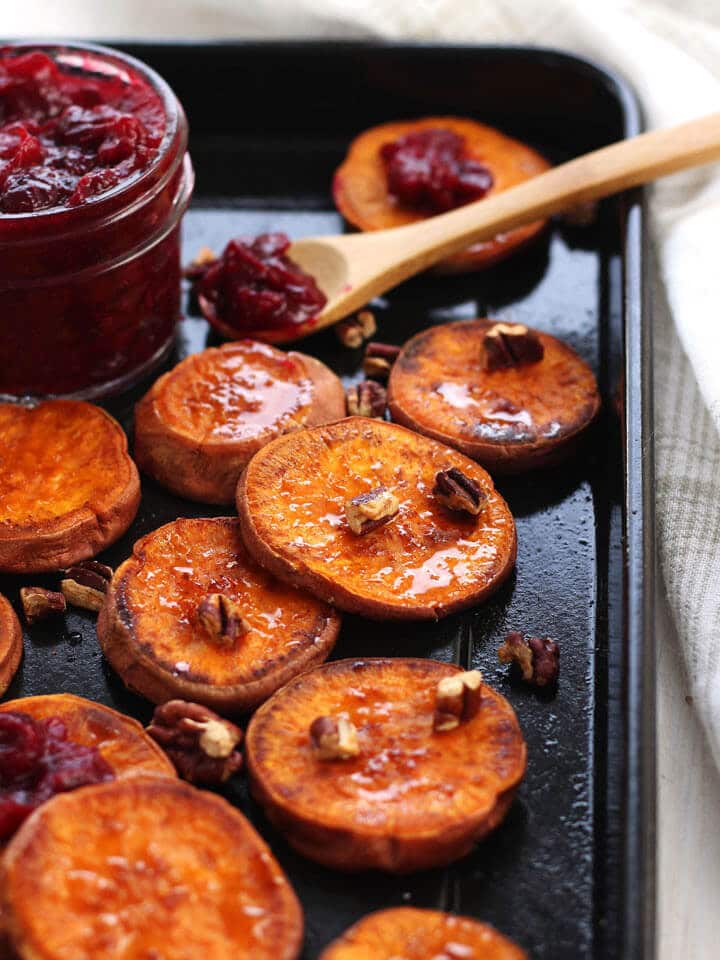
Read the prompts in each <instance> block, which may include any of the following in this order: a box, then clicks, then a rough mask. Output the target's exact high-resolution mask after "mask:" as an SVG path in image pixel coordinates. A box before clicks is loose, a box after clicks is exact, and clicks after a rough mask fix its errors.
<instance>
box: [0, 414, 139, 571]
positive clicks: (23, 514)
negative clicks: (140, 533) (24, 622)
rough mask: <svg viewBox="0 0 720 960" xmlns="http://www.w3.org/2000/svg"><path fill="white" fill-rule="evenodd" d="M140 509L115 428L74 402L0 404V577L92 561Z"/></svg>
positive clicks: (135, 480)
mask: <svg viewBox="0 0 720 960" xmlns="http://www.w3.org/2000/svg"><path fill="white" fill-rule="evenodd" d="M139 504H140V479H139V477H138V472H137V468H136V466H135V464H134V463H133V461H132V460H131V459H130V456H129V454H128V448H127V438H126V437H125V433H124V432H123V430H122V428H121V426H120V424H119V423H117V421H116V420H114V419H113V418H112V417H111V416H110V414H108V413H106V412H105V411H104V410H102V409H100V407H96V406H93V405H92V404H90V403H84V402H81V401H79V400H49V401H47V402H46V403H41V404H40V405H39V406H37V407H23V406H19V405H17V404H12V403H0V572H3V573H38V572H41V571H48V570H57V569H58V568H60V567H67V566H70V565H72V564H73V563H77V562H78V561H80V560H85V559H87V558H88V557H92V556H94V555H95V554H96V553H98V552H99V551H100V550H103V549H104V548H105V547H107V546H109V544H111V543H113V542H114V541H115V540H117V539H118V537H120V536H121V535H122V534H123V533H125V531H126V530H127V528H128V527H129V526H130V524H131V523H132V521H133V519H134V517H135V514H136V513H137V509H138V506H139Z"/></svg>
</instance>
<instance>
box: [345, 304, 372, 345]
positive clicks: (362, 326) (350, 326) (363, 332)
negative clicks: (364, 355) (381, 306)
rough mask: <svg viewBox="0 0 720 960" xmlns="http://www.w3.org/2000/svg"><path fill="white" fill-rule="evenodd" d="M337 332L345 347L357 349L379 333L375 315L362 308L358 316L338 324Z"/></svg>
mask: <svg viewBox="0 0 720 960" xmlns="http://www.w3.org/2000/svg"><path fill="white" fill-rule="evenodd" d="M335 333H336V334H337V338H338V340H339V341H340V343H341V344H342V345H343V346H344V347H349V348H350V349H351V350H356V349H357V348H358V347H361V346H362V345H363V343H365V341H366V340H369V339H370V337H374V336H375V334H376V333H377V324H376V323H375V316H374V314H372V313H370V311H369V310H361V311H360V313H358V315H357V316H355V317H350V318H349V319H348V320H343V321H342V322H341V323H338V324H336V326H335Z"/></svg>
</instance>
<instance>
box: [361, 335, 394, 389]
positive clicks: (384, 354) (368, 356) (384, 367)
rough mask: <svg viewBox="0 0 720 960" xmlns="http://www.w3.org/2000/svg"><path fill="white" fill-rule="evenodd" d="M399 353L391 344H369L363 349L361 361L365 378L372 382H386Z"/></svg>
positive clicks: (374, 342) (375, 342)
mask: <svg viewBox="0 0 720 960" xmlns="http://www.w3.org/2000/svg"><path fill="white" fill-rule="evenodd" d="M399 353H400V347H396V346H394V345H393V344H391V343H378V342H377V341H373V342H372V343H369V344H368V345H367V347H366V348H365V359H364V360H363V371H364V372H365V376H366V377H370V378H371V379H373V380H387V378H388V377H389V376H390V371H391V369H392V365H393V364H394V363H395V361H396V360H397V358H398V354H399Z"/></svg>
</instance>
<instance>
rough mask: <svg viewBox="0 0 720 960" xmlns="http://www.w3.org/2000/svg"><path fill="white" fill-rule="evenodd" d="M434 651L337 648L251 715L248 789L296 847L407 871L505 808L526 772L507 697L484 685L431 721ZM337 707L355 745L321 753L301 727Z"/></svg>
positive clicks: (436, 676) (439, 859) (444, 857)
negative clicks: (403, 654)
mask: <svg viewBox="0 0 720 960" xmlns="http://www.w3.org/2000/svg"><path fill="white" fill-rule="evenodd" d="M460 672H461V671H459V670H458V668H457V667H454V666H452V665H450V664H446V663H439V662H437V661H434V660H412V659H394V660H384V659H368V660H339V661H335V662H333V663H328V664H324V665H323V666H321V667H318V668H316V669H315V670H312V671H311V672H309V673H306V674H303V675H302V676H301V677H297V678H296V679H295V680H292V681H291V682H290V683H288V684H287V685H286V686H285V687H283V688H282V690H279V691H278V692H277V693H276V694H275V695H274V696H273V697H272V698H271V699H270V700H268V702H267V703H265V704H264V705H263V706H262V707H261V708H260V709H259V710H258V711H257V713H256V714H255V715H254V716H253V718H252V720H251V721H250V726H249V727H248V731H247V738H246V742H245V745H246V757H247V763H248V772H249V774H250V782H251V787H252V790H253V794H254V796H255V797H256V799H257V800H258V802H259V803H260V804H261V805H262V806H263V807H264V808H265V812H266V813H267V815H268V817H269V818H270V820H272V822H273V823H274V824H275V825H276V826H277V827H278V828H279V829H280V830H281V831H282V832H283V833H284V834H285V835H286V837H287V839H288V841H289V843H290V844H292V846H293V847H295V848H296V849H297V850H299V851H300V853H302V854H304V855H305V856H307V857H310V858H311V859H313V860H317V861H319V862H320V863H323V864H325V865H326V866H329V867H334V868H337V869H341V870H342V869H345V870H363V869H369V868H375V867H377V868H379V869H382V870H387V871H391V872H393V873H407V872H410V871H413V870H421V869H425V868H426V867H433V866H438V865H440V864H445V863H449V862H451V861H453V860H457V859H458V858H459V857H463V856H465V854H467V853H469V852H470V850H471V849H472V848H473V846H474V844H475V843H476V842H477V841H478V840H480V839H481V838H482V837H484V836H485V835H486V834H487V833H489V832H490V831H491V830H493V829H494V828H495V827H496V826H497V825H498V824H499V823H500V822H501V821H502V819H503V817H504V816H505V814H506V812H507V810H508V808H509V806H510V803H511V802H512V798H513V796H514V794H515V790H516V788H517V786H518V784H519V782H520V780H521V779H522V777H523V774H524V772H525V761H526V749H525V741H524V739H523V736H522V733H521V731H520V727H519V726H518V722H517V719H516V717H515V713H514V712H513V709H512V707H511V706H510V704H509V703H508V702H507V700H505V698H504V697H502V696H501V695H500V694H499V693H496V692H495V691H494V690H492V689H491V688H490V687H488V686H486V685H484V684H483V685H482V687H481V700H480V708H479V712H478V713H477V714H476V716H474V717H473V718H472V719H470V720H467V721H466V722H464V723H461V724H460V726H458V727H456V728H455V729H454V730H448V731H446V732H442V733H436V732H435V731H434V711H435V706H436V692H437V685H438V682H439V681H440V680H441V679H442V678H443V677H448V676H452V675H453V674H458V673H460ZM338 716H342V717H344V718H346V719H347V720H348V721H349V722H350V723H351V724H353V725H354V726H355V728H356V730H357V745H358V748H359V753H358V755H357V756H354V757H350V758H348V759H336V760H326V759H322V758H319V757H318V755H317V754H316V752H315V751H314V749H313V745H312V742H311V736H310V727H311V724H312V723H313V721H314V720H315V719H316V718H318V717H338Z"/></svg>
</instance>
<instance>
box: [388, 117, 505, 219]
mask: <svg viewBox="0 0 720 960" xmlns="http://www.w3.org/2000/svg"><path fill="white" fill-rule="evenodd" d="M380 156H381V158H382V161H383V163H384V165H385V172H386V175H387V183H388V190H389V191H390V193H391V194H392V195H393V196H394V197H396V198H397V200H398V201H399V202H400V203H402V204H405V205H406V206H408V207H414V208H416V209H418V210H425V211H427V212H428V213H443V212H444V211H446V210H452V209H453V208H454V207H460V206H462V205H463V204H465V203H470V201H471V200H479V199H480V197H484V196H485V194H486V193H487V192H488V190H489V189H490V187H491V186H492V184H493V176H492V173H491V172H490V171H489V170H488V168H487V167H485V166H483V164H482V163H480V162H479V161H477V160H473V159H472V158H471V157H469V156H467V154H466V153H465V140H464V138H463V137H461V136H459V135H458V134H457V133H454V132H453V131H452V130H444V129H442V128H435V127H433V128H430V129H427V130H417V131H415V132H413V133H408V134H406V135H405V136H404V137H399V138H398V139H397V140H393V141H392V142H391V143H386V144H384V145H383V146H382V148H381V150H380Z"/></svg>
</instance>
